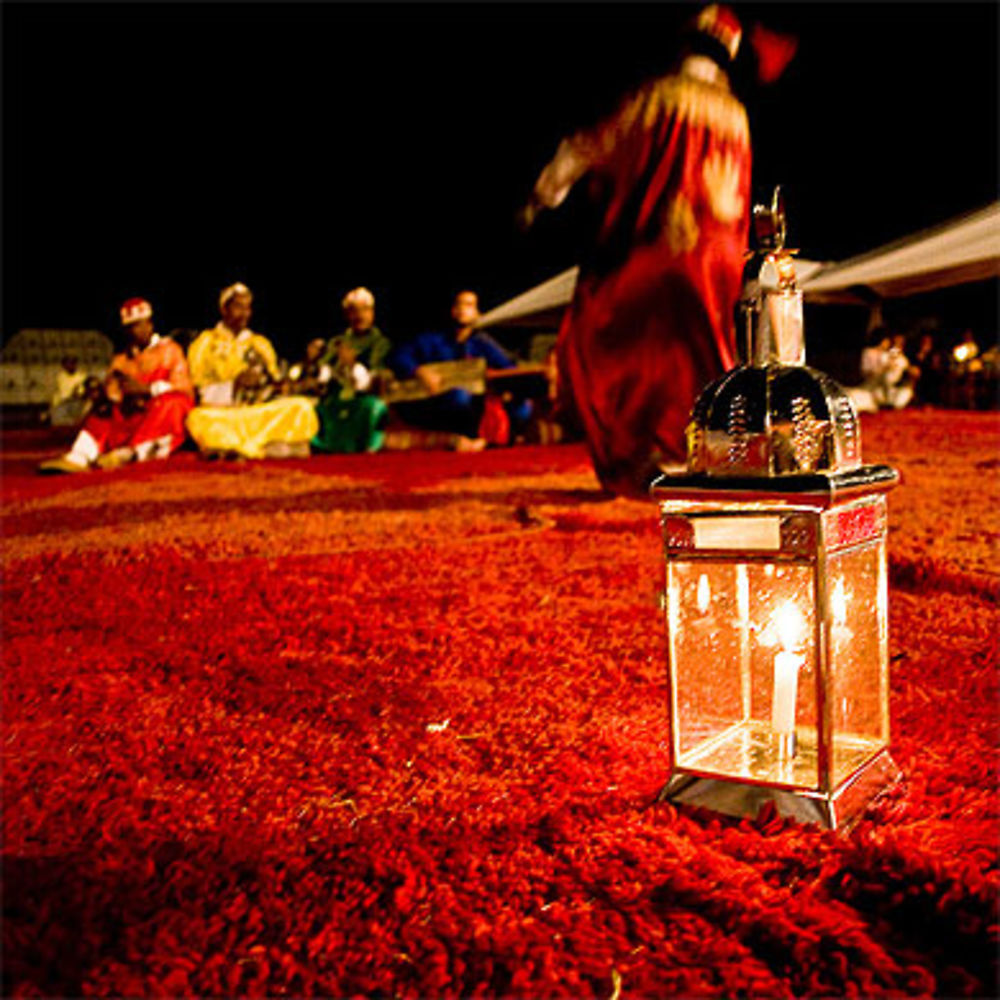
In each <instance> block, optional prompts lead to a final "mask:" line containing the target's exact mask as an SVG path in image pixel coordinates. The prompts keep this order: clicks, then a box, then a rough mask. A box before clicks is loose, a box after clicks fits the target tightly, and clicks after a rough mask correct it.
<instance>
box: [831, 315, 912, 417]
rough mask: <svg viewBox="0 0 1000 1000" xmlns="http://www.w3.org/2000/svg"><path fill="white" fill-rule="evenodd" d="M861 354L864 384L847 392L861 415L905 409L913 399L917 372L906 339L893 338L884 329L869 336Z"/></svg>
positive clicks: (881, 328) (873, 331)
mask: <svg viewBox="0 0 1000 1000" xmlns="http://www.w3.org/2000/svg"><path fill="white" fill-rule="evenodd" d="M868 338H869V343H868V346H867V347H866V348H865V349H864V350H863V351H862V352H861V377H862V382H861V385H857V386H848V387H847V389H846V391H847V394H848V396H850V397H851V401H852V402H853V403H854V406H855V409H857V411H858V412H859V413H877V412H878V411H879V409H881V408H882V407H888V408H892V409H894V410H901V409H903V407H904V406H906V405H907V404H908V403H909V402H910V400H911V399H912V398H913V383H914V377H913V376H914V371H913V368H912V365H911V364H910V361H909V359H908V358H907V357H906V353H905V351H904V350H903V348H904V346H905V343H906V338H905V337H903V336H902V335H901V334H897V335H895V336H893V335H892V334H891V333H890V332H889V331H888V330H887V329H886V328H885V327H884V326H880V327H876V328H875V329H874V330H872V331H871V332H870V333H869V334H868Z"/></svg>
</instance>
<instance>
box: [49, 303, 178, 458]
mask: <svg viewBox="0 0 1000 1000" xmlns="http://www.w3.org/2000/svg"><path fill="white" fill-rule="evenodd" d="M120 312H121V322H122V326H123V327H124V328H125V330H126V331H127V333H128V337H129V344H128V347H127V348H126V350H125V351H123V352H122V353H121V354H116V355H115V356H114V358H112V360H111V367H110V368H109V369H108V374H107V377H106V378H105V380H104V383H103V385H102V384H101V383H100V382H99V381H98V380H96V379H86V380H85V382H84V390H85V393H86V397H87V399H88V401H89V402H90V404H91V409H90V413H89V416H88V417H87V419H86V421H85V422H84V424H83V427H82V429H81V430H80V433H79V434H77V436H76V440H75V441H74V442H73V446H72V447H71V448H70V450H69V451H68V452H67V453H66V454H65V455H63V456H61V457H59V458H55V459H51V460H50V461H48V462H43V463H42V464H41V465H40V466H39V471H40V472H46V473H48V472H86V471H87V470H89V469H95V468H96V469H117V468H118V467H119V466H121V465H125V464H126V463H128V462H147V461H149V460H151V459H162V458H167V456H169V455H170V454H171V452H173V451H174V450H175V449H177V448H178V447H179V446H180V445H181V444H182V443H183V441H184V420H185V418H186V417H187V415H188V412H189V411H190V409H191V406H192V405H193V396H194V393H193V391H192V388H191V379H190V376H189V374H188V366H187V362H186V361H185V359H184V351H183V349H182V348H181V347H180V346H179V345H178V344H175V343H174V342H173V341H172V340H171V339H170V338H169V337H161V336H160V335H159V334H158V333H156V332H155V330H154V328H153V307H152V306H151V305H150V304H149V303H148V302H147V301H146V300H145V299H129V300H128V301H127V302H126V303H124V305H122V307H121V311H120Z"/></svg>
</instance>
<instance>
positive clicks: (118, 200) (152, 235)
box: [2, 3, 998, 351]
mask: <svg viewBox="0 0 1000 1000" xmlns="http://www.w3.org/2000/svg"><path fill="white" fill-rule="evenodd" d="M697 6H698V5H694V6H692V5H688V4H669V3H659V4H638V5H625V4H615V5H611V4H570V3H564V4H551V5H549V4H546V5H540V4H502V5H480V4H442V5H425V4H418V3H413V4H405V5H389V4H371V3H370V4H367V5H362V6H354V5H341V4H303V5H290V4H289V5H281V6H278V5H270V4H222V5H205V4H198V5H195V4H169V5H148V4H110V5H96V4H84V3H81V4H70V5H54V4H39V3H33V4H18V3H5V4H4V5H3V8H2V16H3V55H4V71H3V72H4V77H3V85H4V86H3V120H4V182H3V201H4V205H3V208H4V219H5V221H4V247H3V249H4V255H3V257H4V275H3V277H4V287H3V310H4V316H3V329H4V332H5V334H9V333H11V332H13V331H14V330H16V329H18V328H21V327H25V326H43V327H58V326H69V327H97V328H101V329H104V330H105V331H107V332H109V333H114V332H115V330H116V322H115V316H116V313H115V309H116V306H117V305H118V303H119V302H120V301H121V300H122V299H123V298H126V297H128V296H130V295H137V294H139V295H144V296H146V297H148V298H150V299H151V300H152V301H153V303H154V306H155V307H156V309H157V313H158V326H159V328H160V329H161V330H167V329H170V328H172V327H176V326H186V327H197V328H201V327H203V326H206V325H210V324H211V323H213V322H214V321H215V319H216V308H215V300H216V296H217V294H218V291H219V289H220V288H221V287H222V286H223V285H225V284H228V283H229V282H231V281H234V280H237V279H240V280H244V281H246V282H247V283H248V284H249V285H250V286H251V287H252V288H253V289H254V291H255V293H256V296H257V301H256V316H255V319H254V324H253V325H254V327H255V328H256V329H258V330H260V331H262V332H264V333H267V334H269V335H270V336H271V337H272V338H273V339H274V340H275V341H276V342H277V343H278V344H279V346H281V347H284V348H285V349H286V350H290V351H294V350H296V349H297V347H298V345H299V344H301V343H302V342H303V341H304V340H305V339H306V337H307V335H311V334H315V333H327V334H328V333H329V332H331V331H332V330H333V329H334V328H339V326H340V314H339V306H338V302H339V299H340V297H341V295H342V294H343V292H344V291H346V290H347V289H348V288H351V287H353V286H354V285H356V284H366V285H368V286H369V287H371V288H372V289H373V290H374V291H375V293H376V295H377V296H378V298H379V319H380V322H381V325H382V326H383V327H384V329H386V331H387V332H388V333H389V334H390V335H396V336H398V335H400V334H406V333H411V332H415V331H416V330H417V329H419V328H421V327H424V326H426V325H431V324H435V323H437V322H438V321H439V320H440V319H441V318H442V317H443V316H444V315H445V314H446V311H447V308H448V304H449V301H450V297H451V295H452V293H453V291H454V290H455V289H456V288H458V287H464V286H471V287H473V288H476V289H478V290H479V291H480V294H481V300H482V304H483V307H484V308H489V307H491V306H493V305H495V304H497V303H498V302H500V301H502V300H503V299H505V298H507V297H509V296H510V295H513V294H516V293H517V292H520V291H522V290H524V289H525V288H527V287H529V286H530V285H532V284H534V283H535V282H537V281H540V280H543V279H545V278H547V277H549V276H550V275H552V274H554V273H556V272H557V271H559V270H561V269H563V268H565V267H568V266H570V265H571V264H573V263H575V262H576V249H575V247H576V246H577V243H578V241H579V240H580V239H581V238H582V237H583V236H584V232H585V226H586V218H587V216H586V211H585V207H586V206H585V205H583V203H582V200H581V199H580V197H579V196H573V197H571V198H570V200H569V201H568V202H567V203H566V204H565V205H564V206H563V208H562V209H561V210H560V211H559V212H557V213H554V214H552V215H550V216H548V217H546V218H544V219H543V220H542V221H541V222H540V223H539V225H538V226H537V227H536V229H535V230H534V231H533V232H532V233H530V234H528V235H523V234H520V233H519V232H518V231H517V230H516V228H515V226H514V222H513V219H514V214H515V211H516V209H517V207H518V206H519V205H520V204H521V203H522V201H523V200H524V198H525V196H526V195H527V193H528V192H529V190H530V187H531V185H532V183H533V181H534V178H535V176H536V174H537V173H538V171H539V170H540V169H541V167H542V166H544V164H545V162H546V161H547V159H548V158H549V156H550V155H551V154H552V153H553V152H554V150H555V147H556V144H557V142H558V140H559V138H560V135H561V134H562V133H563V131H565V130H567V129H569V128H570V127H572V126H573V125H575V124H578V123H583V122H586V121H587V120H589V119H592V118H593V117H594V116H595V115H597V114H598V113H600V112H601V111H602V110H605V109H610V107H611V106H612V104H613V102H614V101H615V100H616V99H617V98H618V97H619V96H621V94H622V93H623V91H624V90H625V88H627V87H628V86H629V85H631V84H632V83H635V82H637V81H638V80H639V79H641V78H642V77H643V76H644V75H649V74H651V73H655V72H660V71H662V70H664V69H666V68H667V67H668V66H669V63H670V60H671V57H672V55H673V51H674V44H675V39H676V29H677V27H678V25H679V24H680V23H682V22H683V20H685V19H686V18H687V17H688V16H690V14H691V13H693V11H694V10H696V9H697ZM735 6H736V10H737V12H738V14H739V15H740V17H741V19H742V20H743V22H744V24H745V25H746V24H749V23H750V22H751V21H753V20H755V19H756V20H760V21H762V22H763V23H764V24H766V25H768V26H770V27H773V28H776V29H779V30H787V31H792V32H794V33H796V34H797V35H798V36H799V38H800V48H799V53H798V55H797V56H796V59H795V61H794V62H793V63H792V65H791V67H790V68H789V71H788V72H787V73H786V75H785V77H784V78H783V79H782V80H781V81H780V82H779V83H778V84H777V85H776V86H774V87H771V88H767V89H765V90H760V89H758V88H755V87H753V86H752V85H751V84H750V83H749V81H748V80H745V79H743V78H740V81H739V82H740V93H741V96H743V97H744V99H745V100H746V102H747V105H748V109H749V111H750V116H751V128H752V131H753V142H754V156H755V168H754V181H755V187H756V189H757V190H758V191H760V192H763V191H764V190H766V189H767V188H768V187H769V186H770V185H773V184H774V183H775V182H779V181H780V182H782V183H783V184H784V185H785V189H786V195H787V199H788V204H789V210H790V214H791V241H792V244H793V245H797V246H799V247H801V249H802V252H803V254H804V255H805V256H808V257H816V258H820V259H838V258H843V257H845V256H847V255H850V254H854V253H858V252H862V251H865V250H867V249H870V248H872V247H875V246H877V245H879V244H880V243H883V242H886V241H888V240H891V239H895V238H897V237H899V236H902V235H905V234H906V233H908V232H912V231H914V230H916V229H919V228H922V227H925V226H929V225H934V224H936V223H938V222H941V221H944V220H946V219H948V218H949V217H951V216H953V215H957V214H960V213H962V212H965V211H970V210H973V209H976V208H980V207H982V206H984V205H986V204H987V203H989V202H991V201H992V200H994V199H995V198H996V197H997V183H998V172H997V171H998V165H997V142H998V140H997V115H998V110H997V92H998V78H997V31H998V22H997V11H998V7H997V5H996V4H993V3H978V4H959V3H947V4H943V3H942V4H937V3H935V4H920V3H916V4H914V3H905V4H904V3H892V4H859V3H838V4H771V5H768V4H737V5H735Z"/></svg>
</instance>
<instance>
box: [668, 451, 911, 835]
mask: <svg viewBox="0 0 1000 1000" xmlns="http://www.w3.org/2000/svg"><path fill="white" fill-rule="evenodd" d="M897 482H898V475H897V473H896V472H895V470H893V469H891V468H890V467H888V466H884V465H869V466H862V467H860V468H857V469H852V470H849V471H845V472H840V473H832V474H825V473H818V474H813V475H797V476H788V477H781V478H780V479H778V480H776V479H774V478H762V477H758V476H747V477H738V478H733V477H730V478H727V479H721V480H720V479H713V478H712V477H710V476H707V475H705V474H690V475H682V476H678V475H672V476H665V477H662V478H661V479H659V480H657V482H656V483H654V485H653V487H652V490H651V492H652V495H653V498H654V499H655V500H657V502H658V503H659V505H660V509H661V526H662V528H663V536H664V547H665V553H666V560H667V574H668V576H669V564H670V562H671V561H672V560H675V561H676V560H683V561H684V562H689V563H698V562H706V563H720V562H726V563H736V564H739V563H745V564H752V563H765V564H766V563H769V562H770V563H775V564H777V563H782V562H784V563H788V564H797V565H808V566H810V567H811V568H812V585H813V594H814V600H815V609H816V615H815V651H816V654H815V664H816V670H815V685H816V724H817V727H816V734H815V744H814V749H815V754H816V765H817V780H816V782H815V783H814V784H811V785H809V784H803V783H796V782H794V781H791V780H781V779H775V780H768V779H761V778H757V777H755V778H750V777H740V776H736V775H723V774H720V773H717V772H715V771H713V770H711V769H710V768H704V767H697V766H689V765H684V764H681V763H679V761H680V759H681V757H682V754H681V751H680V747H679V726H678V704H677V696H678V690H677V688H678V681H677V661H676V653H675V641H674V639H675V637H674V635H673V634H672V631H671V628H670V623H669V621H668V622H667V634H668V672H667V673H668V687H669V704H670V711H671V737H670V753H671V760H670V763H671V773H670V778H669V781H668V782H667V784H666V786H665V787H664V789H663V791H662V792H661V799H664V800H670V801H672V802H679V803H686V804H689V805H694V806H703V807H706V808H709V809H712V810H714V811H717V812H721V813H725V814H729V815H733V816H754V815H756V813H757V811H758V810H759V809H760V807H761V806H762V805H763V804H764V803H766V802H768V801H770V802H773V803H774V805H775V807H776V809H777V810H778V812H779V813H781V814H782V815H787V816H791V817H793V818H795V819H797V820H800V821H803V822H813V823H818V824H820V825H821V826H824V827H827V828H831V829H833V828H837V827H844V826H845V825H849V824H850V823H851V822H852V821H854V820H856V819H857V817H858V815H859V814H860V812H861V811H863V809H864V808H865V807H866V806H867V805H868V803H869V802H870V801H871V800H872V799H873V798H874V797H875V796H877V795H878V794H879V793H880V792H881V791H883V790H884V789H885V787H887V785H889V784H891V783H892V782H894V781H895V780H896V779H897V778H898V777H899V776H900V771H899V769H898V767H897V766H896V764H895V763H894V762H893V760H892V757H891V755H890V753H889V719H888V708H887V706H888V684H889V675H888V627H887V620H886V613H885V612H886V607H887V601H888V580H887V566H886V547H885V536H886V524H885V500H884V494H885V493H887V492H888V491H889V490H891V489H892V488H893V487H894V486H895V485H896V484H897ZM702 517H709V518H712V519H713V520H714V519H718V518H720V517H731V518H739V519H745V518H748V517H750V518H752V517H766V518H770V519H774V518H777V520H778V532H777V537H778V539H779V541H778V547H777V548H770V549H763V550H762V549H756V548H755V549H750V548H741V547H739V546H736V545H732V546H729V547H708V546H706V547H698V546H697V545H696V544H695V538H694V534H695V532H694V525H695V523H696V522H697V521H698V519H699V518H702ZM873 546H877V548H878V553H879V569H878V577H879V579H878V589H879V594H878V601H879V604H880V606H881V610H880V612H879V614H880V622H879V626H880V632H879V658H880V664H879V685H880V692H879V701H880V705H881V706H882V709H881V711H882V715H883V717H882V719H881V740H880V741H879V743H880V745H879V746H877V747H876V748H874V749H872V750H871V751H870V752H869V753H868V754H866V755H865V756H864V758H863V759H861V760H859V761H858V763H857V765H856V766H855V767H853V768H852V769H851V770H850V772H849V773H848V774H846V775H845V776H843V777H840V778H837V777H835V775H834V773H833V767H832V762H833V744H834V733H833V723H832V718H831V711H830V704H829V699H828V697H827V692H828V690H829V689H830V681H831V652H830V627H831V615H830V595H829V593H828V579H829V576H828V560H829V556H830V555H831V554H832V553H834V552H836V553H837V554H838V555H842V554H844V553H847V552H849V551H853V550H855V549H860V548H863V547H873ZM664 610H665V611H666V610H667V609H666V607H665V609H664ZM742 669H746V668H745V666H744V667H743V668H742ZM743 721H744V723H746V722H747V721H748V720H746V719H745V720H743ZM730 735H732V734H730ZM724 736H725V734H723V737H724ZM720 738H722V737H716V738H715V742H717V741H718V740H719V739H720ZM708 742H709V743H711V742H713V741H712V740H709V741H708Z"/></svg>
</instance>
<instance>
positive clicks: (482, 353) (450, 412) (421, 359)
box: [389, 290, 532, 451]
mask: <svg viewBox="0 0 1000 1000" xmlns="http://www.w3.org/2000/svg"><path fill="white" fill-rule="evenodd" d="M451 317H452V319H453V320H454V324H453V326H452V327H451V329H450V330H449V331H448V332H446V333H445V332H429V333H422V334H420V335H419V336H418V337H415V338H414V339H413V340H411V341H409V342H408V343H406V344H402V345H401V346H399V347H398V348H396V349H395V350H394V351H393V352H392V353H391V354H390V356H389V367H390V368H391V369H392V370H393V372H394V374H395V375H396V377H397V378H398V379H411V378H416V379H419V380H420V381H421V382H422V383H423V384H424V386H425V387H426V389H427V391H428V392H429V393H430V394H431V398H429V399H422V400H419V401H416V402H410V403H398V404H396V409H397V411H398V412H399V415H400V417H402V418H403V420H405V421H406V422H407V423H410V424H414V425H415V426H417V427H427V428H430V429H432V430H441V431H451V432H453V433H455V434H457V435H458V436H459V440H458V448H459V450H462V451H478V450H480V449H482V448H484V447H485V446H486V440H485V439H484V437H483V435H482V434H481V432H480V424H481V422H482V421H483V410H484V402H485V397H484V396H482V395H474V394H472V393H470V392H468V391H467V390H465V389H449V390H446V391H443V387H442V384H441V377H440V375H439V374H438V373H437V372H436V371H435V370H434V369H433V368H429V367H428V366H429V365H434V364H436V363H437V362H440V361H459V360H462V359H463V358H483V359H485V361H486V367H487V369H497V368H513V367H515V362H514V360H513V358H511V357H510V355H509V354H507V352H506V351H505V350H504V349H503V348H502V347H501V346H500V345H499V344H498V343H497V342H496V341H495V340H493V338H492V337H490V336H488V335H487V334H485V333H483V332H482V331H480V330H477V329H476V323H477V321H478V320H479V297H478V296H477V295H476V293H475V292H471V291H468V290H465V291H461V292H459V293H458V294H457V295H456V296H455V301H454V302H453V303H452V307H451ZM503 408H504V410H505V411H506V414H507V417H508V419H509V421H510V434H509V439H511V440H512V439H513V438H514V437H515V436H516V435H517V434H518V433H519V431H520V430H521V429H523V427H524V425H525V424H526V423H527V421H528V419H529V418H530V416H531V410H532V406H531V401H530V400H527V399H518V398H516V397H515V398H511V399H505V400H504V402H503Z"/></svg>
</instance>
